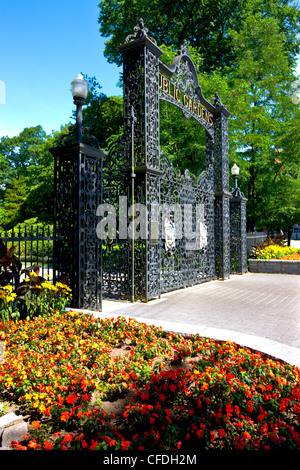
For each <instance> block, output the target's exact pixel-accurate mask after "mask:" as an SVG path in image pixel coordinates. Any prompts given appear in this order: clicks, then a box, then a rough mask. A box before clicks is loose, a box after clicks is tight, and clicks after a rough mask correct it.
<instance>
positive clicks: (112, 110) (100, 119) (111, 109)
mask: <svg viewBox="0 0 300 470" xmlns="http://www.w3.org/2000/svg"><path fill="white" fill-rule="evenodd" d="M85 79H86V81H87V82H88V84H89V93H88V97H87V100H86V106H84V108H83V123H84V126H87V127H88V128H89V133H90V134H91V135H93V136H95V137H96V138H97V139H98V141H99V144H100V147H101V148H106V146H107V139H109V137H110V136H111V135H115V134H117V133H118V132H119V130H120V128H121V127H123V98H122V97H121V96H110V97H107V96H106V95H105V94H104V93H102V92H101V91H100V90H101V88H102V87H101V85H100V84H99V83H98V82H97V80H96V78H95V77H87V76H85Z"/></svg>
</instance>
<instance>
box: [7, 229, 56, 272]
mask: <svg viewBox="0 0 300 470" xmlns="http://www.w3.org/2000/svg"><path fill="white" fill-rule="evenodd" d="M0 238H2V240H3V242H4V243H5V244H6V246H7V248H8V249H9V248H10V247H12V246H15V247H16V249H15V251H14V255H15V256H17V257H18V258H19V259H20V261H21V262H22V267H23V268H25V267H29V266H33V265H35V264H37V265H38V266H40V268H41V272H40V275H42V276H44V275H45V274H48V275H49V276H51V277H53V263H54V241H55V240H58V238H57V237H54V235H53V226H50V225H49V226H43V227H39V226H36V225H25V226H22V227H21V226H19V227H16V228H13V229H11V230H8V231H2V232H0Z"/></svg>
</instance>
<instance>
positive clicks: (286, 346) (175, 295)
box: [95, 273, 300, 367]
mask: <svg viewBox="0 0 300 470" xmlns="http://www.w3.org/2000/svg"><path fill="white" fill-rule="evenodd" d="M95 315H96V316H99V317H111V316H113V317H116V316H118V315H123V316H125V317H131V318H135V319H137V320H138V321H143V322H146V323H148V324H151V325H157V326H162V327H163V328H164V329H165V330H167V331H176V332H179V333H199V334H200V335H202V336H207V337H211V338H214V339H220V340H229V341H234V342H236V343H238V344H240V345H242V346H247V347H250V348H253V349H257V350H259V351H262V352H265V353H267V354H270V355H272V356H274V357H277V358H279V359H283V360H285V361H287V362H289V363H290V364H292V365H296V366H298V367H300V276H296V275H284V274H254V273H247V274H244V275H243V276H237V275H234V276H231V277H230V279H229V280H226V281H211V282H207V283H204V284H200V285H197V286H193V287H189V288H187V289H182V290H179V291H175V292H171V293H167V294H163V295H162V296H161V298H160V299H157V300H152V301H150V302H148V303H138V302H134V303H131V302H116V301H110V300H103V308H102V312H101V313H97V314H95Z"/></svg>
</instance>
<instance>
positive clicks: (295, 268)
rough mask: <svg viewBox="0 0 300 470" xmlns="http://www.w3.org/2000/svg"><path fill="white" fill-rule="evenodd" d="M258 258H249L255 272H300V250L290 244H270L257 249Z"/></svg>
mask: <svg viewBox="0 0 300 470" xmlns="http://www.w3.org/2000/svg"><path fill="white" fill-rule="evenodd" d="M256 257H257V259H249V271H251V272H254V273H273V274H300V250H299V249H297V248H292V247H290V246H278V245H269V246H267V247H266V248H264V249H263V250H257V251H256Z"/></svg>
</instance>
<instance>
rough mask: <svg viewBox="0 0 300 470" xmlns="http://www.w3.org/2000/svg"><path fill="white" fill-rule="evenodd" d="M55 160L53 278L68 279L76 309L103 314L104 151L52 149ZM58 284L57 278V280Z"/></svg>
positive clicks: (72, 147) (78, 147)
mask: <svg viewBox="0 0 300 470" xmlns="http://www.w3.org/2000/svg"><path fill="white" fill-rule="evenodd" d="M50 151H51V153H52V154H53V156H54V235H55V236H56V237H59V241H58V242H54V244H55V246H54V252H55V258H54V259H55V261H54V263H55V266H54V267H53V268H54V269H53V270H54V276H53V277H55V275H56V273H58V275H59V276H62V275H63V274H66V275H67V276H68V277H69V278H70V287H71V288H72V304H71V306H72V307H73V308H86V309H91V310H101V305H102V296H101V278H102V273H101V240H99V239H98V237H97V234H96V225H97V219H96V210H97V207H98V206H99V204H101V202H102V159H103V157H104V155H105V154H104V152H103V151H102V150H100V149H97V148H93V147H90V146H89V145H85V144H82V143H76V144H71V145H65V146H58V147H55V148H52V149H50ZM56 280H57V279H56Z"/></svg>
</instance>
